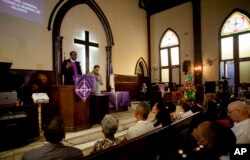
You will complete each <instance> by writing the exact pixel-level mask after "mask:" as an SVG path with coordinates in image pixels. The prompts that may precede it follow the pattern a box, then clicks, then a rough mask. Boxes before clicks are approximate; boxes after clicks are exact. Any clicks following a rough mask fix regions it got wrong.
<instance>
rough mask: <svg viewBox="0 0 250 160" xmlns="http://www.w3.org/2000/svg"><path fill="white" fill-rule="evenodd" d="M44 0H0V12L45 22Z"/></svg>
mask: <svg viewBox="0 0 250 160" xmlns="http://www.w3.org/2000/svg"><path fill="white" fill-rule="evenodd" d="M43 3H44V0H0V12H2V13H5V14H9V15H12V16H16V17H20V18H23V19H26V20H30V21H33V22H37V23H43Z"/></svg>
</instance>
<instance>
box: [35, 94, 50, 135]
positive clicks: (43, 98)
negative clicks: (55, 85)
mask: <svg viewBox="0 0 250 160" xmlns="http://www.w3.org/2000/svg"><path fill="white" fill-rule="evenodd" d="M32 99H33V101H34V103H35V104H38V126H39V135H40V137H41V136H42V132H43V129H42V103H49V97H48V95H47V93H33V94H32Z"/></svg>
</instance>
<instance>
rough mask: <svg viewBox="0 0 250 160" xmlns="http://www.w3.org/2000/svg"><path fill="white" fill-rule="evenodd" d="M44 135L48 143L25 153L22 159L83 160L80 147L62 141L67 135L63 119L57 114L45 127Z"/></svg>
mask: <svg viewBox="0 0 250 160" xmlns="http://www.w3.org/2000/svg"><path fill="white" fill-rule="evenodd" d="M44 136H45V139H46V141H47V142H48V143H46V144H44V146H42V147H41V148H37V149H34V150H31V151H28V152H26V153H24V154H23V156H22V160H83V159H84V156H83V153H82V151H81V150H80V149H78V148H74V147H71V146H65V145H63V144H62V143H61V141H62V139H63V138H64V137H65V131H64V123H63V120H62V119H61V118H60V117H59V116H56V117H54V118H53V119H52V120H51V121H50V122H49V124H48V125H45V127H44Z"/></svg>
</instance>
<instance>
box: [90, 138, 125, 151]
mask: <svg viewBox="0 0 250 160" xmlns="http://www.w3.org/2000/svg"><path fill="white" fill-rule="evenodd" d="M120 143H121V141H120V140H119V139H116V138H114V139H113V140H111V139H108V138H105V139H103V140H100V141H97V142H96V143H95V145H94V150H93V153H96V152H98V151H101V150H103V149H106V148H109V147H112V146H115V145H117V144H120Z"/></svg>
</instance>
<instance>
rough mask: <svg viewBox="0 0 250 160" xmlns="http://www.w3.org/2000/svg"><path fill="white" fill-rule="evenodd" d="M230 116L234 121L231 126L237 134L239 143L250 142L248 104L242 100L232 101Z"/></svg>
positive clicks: (229, 107) (229, 110)
mask: <svg viewBox="0 0 250 160" xmlns="http://www.w3.org/2000/svg"><path fill="white" fill-rule="evenodd" d="M227 109H228V111H227V113H228V116H229V117H230V118H231V119H232V120H233V121H234V126H233V127H232V128H231V129H232V131H233V132H234V134H235V136H236V139H237V141H236V143H237V144H250V134H249V133H250V118H249V115H248V114H249V113H248V112H249V111H248V110H249V109H248V105H247V104H246V103H245V102H242V101H234V102H231V103H230V104H229V105H228V107H227Z"/></svg>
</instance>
